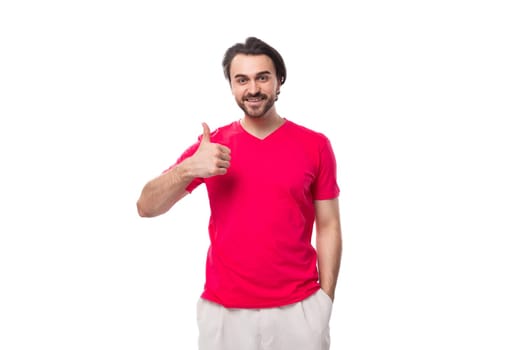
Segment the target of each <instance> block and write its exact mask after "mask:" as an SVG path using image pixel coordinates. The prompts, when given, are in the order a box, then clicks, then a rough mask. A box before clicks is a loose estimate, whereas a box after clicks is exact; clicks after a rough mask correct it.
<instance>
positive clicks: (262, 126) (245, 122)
mask: <svg viewBox="0 0 525 350" xmlns="http://www.w3.org/2000/svg"><path fill="white" fill-rule="evenodd" d="M283 123H284V118H282V117H281V116H279V115H278V114H277V112H275V111H273V113H271V114H267V115H265V116H262V117H257V118H254V117H250V116H248V115H245V116H244V118H242V119H241V125H242V127H243V128H244V129H245V130H246V131H247V132H249V133H250V134H252V135H255V136H257V137H260V138H264V137H266V136H267V135H269V134H271V133H272V132H273V131H275V130H276V129H277V128H279V127H280V126H281V125H282V124H283Z"/></svg>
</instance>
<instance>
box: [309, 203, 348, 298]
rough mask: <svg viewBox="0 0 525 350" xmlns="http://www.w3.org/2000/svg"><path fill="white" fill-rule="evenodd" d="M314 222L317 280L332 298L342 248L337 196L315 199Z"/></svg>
mask: <svg viewBox="0 0 525 350" xmlns="http://www.w3.org/2000/svg"><path fill="white" fill-rule="evenodd" d="M315 223H316V224H315V226H316V249H317V260H318V268H319V282H320V284H321V289H323V291H325V292H326V294H328V295H329V296H330V298H332V300H334V297H335V287H336V284H337V278H338V275H339V267H340V265H341V255H342V248H343V242H342V234H341V218H340V214H339V200H338V199H337V198H335V199H329V200H317V201H315Z"/></svg>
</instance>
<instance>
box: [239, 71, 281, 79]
mask: <svg viewBox="0 0 525 350" xmlns="http://www.w3.org/2000/svg"><path fill="white" fill-rule="evenodd" d="M271 74H272V72H270V71H268V70H265V71H262V72H259V73H257V74H255V76H256V77H260V76H261V75H271ZM246 77H248V76H247V75H246V74H235V76H234V77H233V78H234V79H237V78H246Z"/></svg>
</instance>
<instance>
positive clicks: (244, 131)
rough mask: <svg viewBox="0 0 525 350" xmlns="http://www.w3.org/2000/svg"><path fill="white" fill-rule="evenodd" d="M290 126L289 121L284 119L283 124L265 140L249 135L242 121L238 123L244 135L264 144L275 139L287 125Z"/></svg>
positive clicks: (264, 138)
mask: <svg viewBox="0 0 525 350" xmlns="http://www.w3.org/2000/svg"><path fill="white" fill-rule="evenodd" d="M286 124H288V120H286V118H283V123H282V124H281V125H279V126H278V127H277V128H276V129H275V130H273V131H272V132H271V133H269V134H268V135H266V136H265V137H263V138H260V137H257V136H255V135H253V134H251V133H249V132H248V131H247V130H246V129H245V128H244V127H243V126H242V123H241V120H240V119H239V120H238V121H237V126H238V128H239V129H240V130H241V131H242V133H244V134H246V135H247V136H249V137H250V138H252V139H254V140H256V141H259V142H264V141H267V140H268V139H271V138H273V137H275V135H276V134H279V131H280V130H281V129H282V128H283V127H284V126H285V125H286Z"/></svg>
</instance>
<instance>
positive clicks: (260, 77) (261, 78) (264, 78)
mask: <svg viewBox="0 0 525 350" xmlns="http://www.w3.org/2000/svg"><path fill="white" fill-rule="evenodd" d="M258 79H259V80H260V81H267V80H268V76H267V75H260V76H259V77H258Z"/></svg>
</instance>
